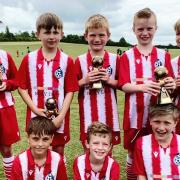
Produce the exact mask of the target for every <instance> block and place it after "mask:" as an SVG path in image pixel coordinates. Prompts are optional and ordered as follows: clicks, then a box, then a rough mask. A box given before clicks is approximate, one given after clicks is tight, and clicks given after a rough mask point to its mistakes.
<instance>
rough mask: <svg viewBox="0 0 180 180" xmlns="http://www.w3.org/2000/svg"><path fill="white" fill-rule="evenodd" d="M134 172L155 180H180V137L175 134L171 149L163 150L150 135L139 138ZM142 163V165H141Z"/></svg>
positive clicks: (135, 153)
mask: <svg viewBox="0 0 180 180" xmlns="http://www.w3.org/2000/svg"><path fill="white" fill-rule="evenodd" d="M134 151H135V152H134V167H133V168H134V172H135V173H136V174H138V175H144V176H147V178H148V180H153V179H168V180H174V179H180V136H179V135H177V134H173V138H172V140H171V143H170V145H169V147H167V148H163V147H161V146H160V145H159V144H158V142H157V141H156V139H155V137H154V135H152V134H150V135H147V136H143V137H141V138H139V139H138V140H137V142H136V146H135V149H134ZM139 162H141V163H139Z"/></svg>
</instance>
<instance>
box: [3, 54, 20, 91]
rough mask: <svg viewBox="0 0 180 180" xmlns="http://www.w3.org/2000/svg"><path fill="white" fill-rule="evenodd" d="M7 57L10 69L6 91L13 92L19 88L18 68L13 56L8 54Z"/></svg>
mask: <svg viewBox="0 0 180 180" xmlns="http://www.w3.org/2000/svg"><path fill="white" fill-rule="evenodd" d="M7 57H8V64H9V67H8V71H7V80H5V82H6V90H7V91H13V90H16V89H17V87H18V83H17V68H16V65H15V63H14V60H13V59H12V56H11V55H10V54H9V53H7Z"/></svg>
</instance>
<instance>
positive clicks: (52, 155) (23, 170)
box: [11, 116, 67, 180]
mask: <svg viewBox="0 0 180 180" xmlns="http://www.w3.org/2000/svg"><path fill="white" fill-rule="evenodd" d="M55 129H56V128H55V126H54V124H53V123H52V121H51V120H49V119H47V118H46V117H42V116H39V117H38V116H37V117H34V118H32V119H31V121H30V122H29V125H28V128H27V134H28V143H29V149H27V150H26V151H24V152H23V153H21V154H19V155H18V156H17V157H16V158H15V160H14V163H13V167H12V174H11V180H28V179H31V180H67V174H66V168H65V164H64V160H63V156H61V155H59V154H58V153H56V152H53V151H51V150H50V149H49V148H50V145H51V143H52V140H53V134H54V132H55Z"/></svg>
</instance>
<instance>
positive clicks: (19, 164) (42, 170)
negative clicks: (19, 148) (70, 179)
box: [11, 149, 67, 180]
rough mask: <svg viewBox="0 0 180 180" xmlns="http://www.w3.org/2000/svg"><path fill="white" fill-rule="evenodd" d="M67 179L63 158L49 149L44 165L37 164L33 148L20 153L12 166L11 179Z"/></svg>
mask: <svg viewBox="0 0 180 180" xmlns="http://www.w3.org/2000/svg"><path fill="white" fill-rule="evenodd" d="M48 179H54V180H55V179H57V180H67V174H66V168H65V165H64V160H63V158H62V157H61V156H60V155H59V154H58V153H56V152H54V151H50V150H48V152H47V159H46V162H45V164H44V165H43V166H42V167H39V166H37V165H36V164H35V162H34V158H33V156H32V153H31V150H30V149H28V150H26V151H25V152H23V153H21V154H20V155H18V156H17V157H16V158H15V160H14V162H13V167H12V173H11V180H48Z"/></svg>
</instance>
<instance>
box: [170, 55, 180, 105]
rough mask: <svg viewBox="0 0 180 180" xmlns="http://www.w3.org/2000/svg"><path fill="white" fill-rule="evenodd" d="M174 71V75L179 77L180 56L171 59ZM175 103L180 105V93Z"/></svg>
mask: <svg viewBox="0 0 180 180" xmlns="http://www.w3.org/2000/svg"><path fill="white" fill-rule="evenodd" d="M171 64H172V68H173V72H174V77H175V78H177V77H178V76H180V56H178V57H176V58H174V59H172V60H171ZM175 104H176V105H178V106H179V107H180V95H179V94H178V95H177V97H176V99H175Z"/></svg>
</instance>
